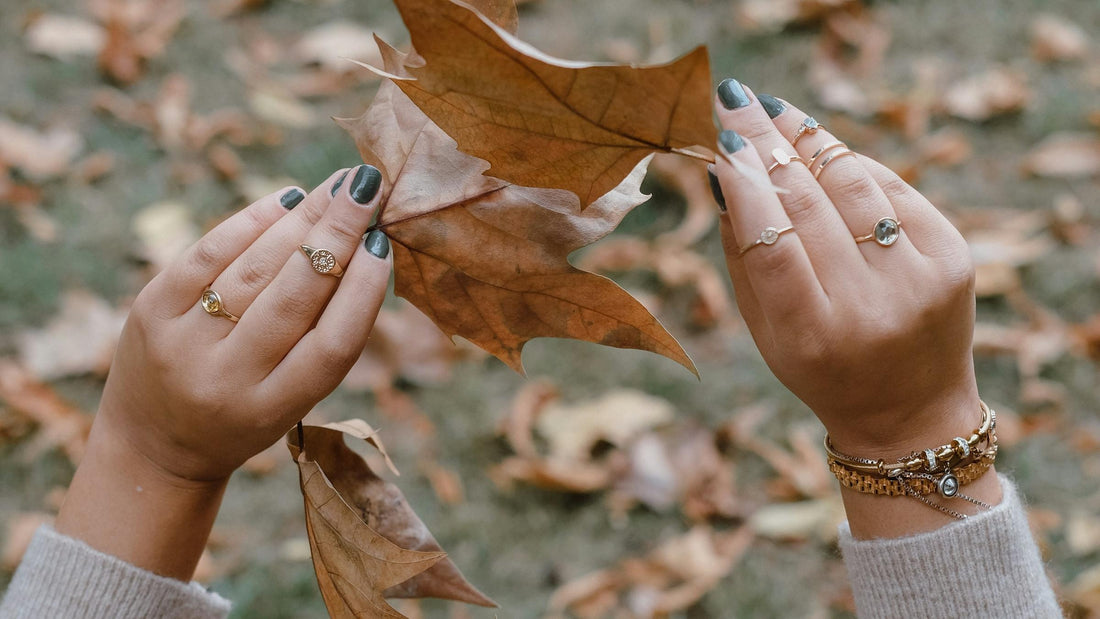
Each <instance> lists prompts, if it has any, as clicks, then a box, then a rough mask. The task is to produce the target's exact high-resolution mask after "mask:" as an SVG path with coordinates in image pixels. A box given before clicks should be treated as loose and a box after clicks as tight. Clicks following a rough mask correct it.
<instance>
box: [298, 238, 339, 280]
mask: <svg viewBox="0 0 1100 619" xmlns="http://www.w3.org/2000/svg"><path fill="white" fill-rule="evenodd" d="M298 249H301V250H302V253H303V254H305V255H306V258H309V264H310V266H312V267H313V270H314V271H317V272H318V273H320V274H321V275H331V276H333V277H343V275H344V269H343V268H342V267H341V266H340V263H338V262H337V261H336V256H335V255H334V254H333V253H332V252H330V251H329V250H327V249H318V248H316V247H310V246H309V245H299V246H298Z"/></svg>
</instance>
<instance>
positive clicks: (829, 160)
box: [814, 148, 856, 178]
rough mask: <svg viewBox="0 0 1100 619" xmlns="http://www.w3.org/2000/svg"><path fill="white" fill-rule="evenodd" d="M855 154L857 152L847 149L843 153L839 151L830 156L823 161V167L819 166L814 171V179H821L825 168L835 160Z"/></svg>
mask: <svg viewBox="0 0 1100 619" xmlns="http://www.w3.org/2000/svg"><path fill="white" fill-rule="evenodd" d="M855 154H856V153H855V151H853V150H848V149H847V148H845V149H844V150H842V151H837V152H835V153H833V154H831V155H829V156H828V157H826V158H824V159H822V160H821V165H819V166H817V169H816V170H814V178H818V177H820V176H821V172H822V170H824V169H825V166H827V165H829V164H830V163H832V162H833V160H834V159H840V158H841V157H844V156H846V155H855Z"/></svg>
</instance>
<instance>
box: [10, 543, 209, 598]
mask: <svg viewBox="0 0 1100 619" xmlns="http://www.w3.org/2000/svg"><path fill="white" fill-rule="evenodd" d="M228 614H229V602H228V601H226V600H225V599H224V598H222V597H221V596H220V595H218V594H216V593H212V592H209V591H207V590H206V589H204V588H203V587H202V585H200V584H198V583H195V582H192V583H184V582H181V581H178V580H173V579H171V578H165V577H163V576H157V575H156V574H154V573H152V572H149V571H146V570H143V569H141V568H139V567H135V566H133V565H131V564H129V563H126V562H125V561H122V560H120V559H117V558H115V557H112V556H110V555H107V554H104V553H102V552H99V551H98V550H95V549H93V548H92V547H91V546H88V545H87V544H85V543H83V542H81V541H79V540H75V539H73V538H71V537H66V536H64V535H61V534H60V533H58V532H56V531H54V530H53V529H52V528H50V527H48V526H43V527H41V528H40V529H38V532H37V533H35V535H34V539H33V540H31V544H30V546H29V547H28V548H27V552H26V554H25V555H23V562H22V563H21V564H20V565H19V569H18V570H17V571H16V572H15V577H14V578H13V579H12V581H11V586H10V587H8V592H7V595H6V596H5V597H4V600H3V601H2V602H0V619H9V618H10V619H15V618H19V619H23V618H26V619H31V618H34V619H40V618H41V617H81V618H82V619H85V618H86V619H100V618H102V619H107V618H110V619H131V618H133V619H137V618H139V617H141V618H145V617H164V618H167V619H200V618H201V619H207V618H219V619H220V618H223V617H225V616H226V615H228Z"/></svg>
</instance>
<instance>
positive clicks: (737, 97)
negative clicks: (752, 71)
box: [718, 78, 752, 110]
mask: <svg viewBox="0 0 1100 619" xmlns="http://www.w3.org/2000/svg"><path fill="white" fill-rule="evenodd" d="M718 100H719V101H721V102H722V105H724V106H726V109H727V110H736V109H737V108H739V107H745V106H746V105H748V104H750V103H752V101H751V100H750V99H749V93H747V92H745V87H744V86H742V85H741V82H739V81H737V80H735V79H733V78H730V79H727V80H722V83H721V84H718Z"/></svg>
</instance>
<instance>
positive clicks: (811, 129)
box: [791, 116, 825, 146]
mask: <svg viewBox="0 0 1100 619" xmlns="http://www.w3.org/2000/svg"><path fill="white" fill-rule="evenodd" d="M824 128H825V125H823V124H821V123H819V122H817V119H815V118H814V117H813V116H807V117H806V118H803V119H802V124H800V125H798V133H796V134H794V138H793V139H791V146H797V145H798V141H799V140H801V139H802V136H804V135H807V134H809V135H813V134H815V133H817V130H818V129H824Z"/></svg>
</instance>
